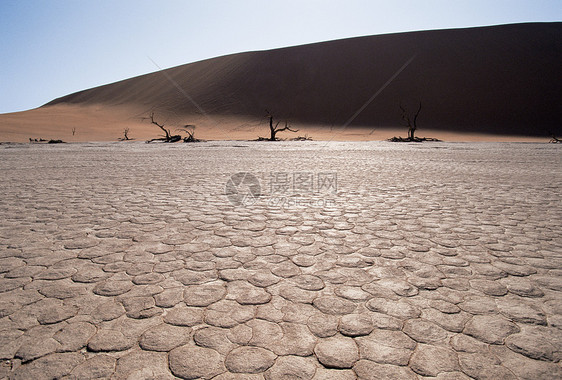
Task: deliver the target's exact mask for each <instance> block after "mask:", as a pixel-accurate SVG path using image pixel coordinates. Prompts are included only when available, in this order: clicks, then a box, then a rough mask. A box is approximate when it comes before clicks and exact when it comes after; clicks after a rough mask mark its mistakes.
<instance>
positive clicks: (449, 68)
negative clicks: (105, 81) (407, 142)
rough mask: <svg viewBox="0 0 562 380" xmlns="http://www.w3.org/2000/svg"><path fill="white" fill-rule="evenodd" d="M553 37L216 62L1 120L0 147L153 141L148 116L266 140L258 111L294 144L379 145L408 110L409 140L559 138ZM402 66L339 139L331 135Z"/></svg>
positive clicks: (481, 33)
mask: <svg viewBox="0 0 562 380" xmlns="http://www.w3.org/2000/svg"><path fill="white" fill-rule="evenodd" d="M561 31H562V23H530V24H514V25H503V26H494V27H482V28H469V29H452V30H437V31H422V32H412V33H399V34H388V35H380V36H369V37H359V38H352V39H344V40H337V41H330V42H324V43H316V44H310V45H303V46H296V47H290V48H283V49H275V50H269V51H259V52H247V53H240V54H234V55H229V56H224V57H218V58H213V59H209V60H205V61H201V62H196V63H191V64H187V65H182V66H178V67H175V68H171V69H168V70H165V71H164V72H156V73H152V74H148V75H143V76H139V77H135V78H131V79H127V80H124V81H120V82H117V83H113V84H109V85H106V86H101V87H97V88H93V89H89V90H85V91H81V92H78V93H75V94H71V95H67V96H64V97H62V98H59V99H55V100H53V101H52V102H50V103H48V104H47V105H45V106H43V107H41V108H39V109H36V110H31V111H26V112H21V113H16V114H4V115H0V139H1V140H12V141H18V140H25V139H27V138H28V137H33V136H37V135H38V134H41V135H42V136H45V137H50V136H53V137H59V138H64V136H63V135H65V136H66V135H68V133H69V131H70V130H71V129H72V127H73V126H76V128H77V131H80V134H78V132H77V133H76V135H74V136H71V137H72V138H74V139H79V140H85V139H96V140H100V139H101V140H114V139H116V138H117V137H119V136H120V135H121V133H122V129H123V128H125V127H130V128H131V132H134V133H132V134H133V135H134V134H135V133H136V135H137V137H138V138H145V137H146V138H147V137H150V136H152V137H153V136H154V135H155V134H156V132H157V131H155V130H154V128H153V126H150V124H149V123H147V122H146V121H145V122H142V117H143V116H146V115H148V114H149V113H150V112H151V111H154V112H156V114H157V116H158V117H160V118H161V120H165V121H166V122H167V123H168V125H170V126H174V125H178V124H182V123H183V124H185V123H192V124H193V123H195V124H197V125H198V128H199V129H198V130H197V133H198V134H199V136H200V137H205V138H221V139H235V138H246V137H250V136H251V137H253V138H255V137H257V135H260V134H261V135H266V133H267V131H266V129H267V127H266V124H265V123H266V120H265V119H264V114H265V109H269V110H271V111H272V112H273V113H274V114H275V115H276V116H277V117H278V118H279V119H289V120H291V122H292V123H293V124H294V125H296V126H298V127H300V128H301V133H299V134H303V132H304V133H307V131H308V132H311V135H312V132H314V133H316V134H317V135H318V136H322V137H317V136H314V135H312V137H313V138H328V139H329V138H334V139H346V136H347V138H348V139H353V138H352V137H351V136H358V137H359V138H360V139H375V138H377V137H381V138H386V137H390V136H391V135H392V134H393V132H394V131H392V130H389V129H388V128H391V129H392V128H394V129H396V131H397V133H399V131H404V129H403V128H401V127H400V125H401V115H400V110H399V104H401V103H402V104H403V105H404V106H405V107H406V108H407V109H410V110H412V109H414V108H415V107H417V104H418V102H419V101H421V102H422V104H423V109H422V112H421V114H420V118H419V125H420V130H419V133H420V135H429V130H431V131H432V132H434V131H436V132H434V133H437V134H441V133H442V134H443V135H447V136H451V134H452V133H459V132H460V133H471V134H481V133H485V134H496V135H515V136H536V137H538V136H545V135H546V134H547V133H548V132H549V131H552V132H554V133H557V134H560V133H562V126H561V125H562V124H561V123H560V112H559V110H560V108H561V105H562V96H561V92H560V89H561V88H562V86H561V85H562V77H561V76H560V74H559V64H560V62H561V61H562V50H561V48H560V46H561V44H560V36H561ZM412 58H413V60H412V61H411V63H410V64H409V65H408V66H407V67H406V68H405V69H404V70H403V71H402V72H401V73H400V74H399V75H398V76H397V77H396V78H395V80H393V81H392V82H391V83H390V84H389V85H388V86H387V87H385V88H384V90H382V91H380V93H379V94H378V95H377V96H376V97H375V98H374V99H373V101H372V102H371V103H370V104H369V105H367V106H366V107H365V108H364V109H363V110H362V112H360V113H359V114H358V115H357V117H356V118H355V119H354V120H353V122H352V123H350V125H349V127H350V129H349V130H348V129H345V130H339V127H341V126H342V125H344V124H345V123H346V122H347V121H349V120H350V118H351V117H352V115H354V114H355V113H357V111H358V110H360V109H361V108H362V106H364V105H365V103H366V102H367V101H368V100H369V99H370V98H372V97H373V95H375V94H376V93H377V92H378V91H379V90H380V89H381V87H383V86H384V84H385V83H386V82H387V81H388V80H389V78H391V77H392V76H393V75H394V74H396V73H397V71H398V70H399V69H400V68H401V67H402V66H403V65H404V64H405V63H406V62H407V61H408V60H410V59H412ZM264 128H265V129H264ZM397 128H401V129H397ZM334 130H336V131H338V130H339V133H338V134H337V136H334V135H333V131H334ZM373 130H375V131H376V133H374V132H373ZM402 134H403V135H404V134H405V133H404V132H402ZM55 135H56V136H55ZM389 135H390V136H389ZM330 136H332V137H330ZM466 136H469V135H466ZM37 137H38V136H37ZM286 137H290V135H288V136H286ZM67 139H68V140H71V138H67ZM492 139H497V137H495V138H492Z"/></svg>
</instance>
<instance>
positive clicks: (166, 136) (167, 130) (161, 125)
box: [145, 112, 181, 142]
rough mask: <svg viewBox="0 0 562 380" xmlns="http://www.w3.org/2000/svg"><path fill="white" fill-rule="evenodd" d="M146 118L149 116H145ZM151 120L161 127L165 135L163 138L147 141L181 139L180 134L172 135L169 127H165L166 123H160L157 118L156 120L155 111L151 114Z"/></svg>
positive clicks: (173, 140)
mask: <svg viewBox="0 0 562 380" xmlns="http://www.w3.org/2000/svg"><path fill="white" fill-rule="evenodd" d="M145 119H148V118H145ZM150 122H151V123H152V124H154V125H156V126H157V127H158V128H160V129H161V130H162V131H163V132H164V134H165V135H164V137H162V138H156V139H152V140H148V141H147V142H152V141H164V142H176V141H180V140H181V136H180V135H172V134H171V133H170V130H169V129H166V128H164V124H160V123H158V122H157V121H156V120H154V112H152V113H151V114H150Z"/></svg>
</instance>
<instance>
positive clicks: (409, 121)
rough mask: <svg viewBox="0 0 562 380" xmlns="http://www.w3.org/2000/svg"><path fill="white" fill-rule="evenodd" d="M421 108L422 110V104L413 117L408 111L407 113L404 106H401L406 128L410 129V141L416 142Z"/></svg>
mask: <svg viewBox="0 0 562 380" xmlns="http://www.w3.org/2000/svg"><path fill="white" fill-rule="evenodd" d="M421 108H422V104H421V102H420V105H419V107H418V110H417V111H416V113H415V114H414V115H413V117H412V115H411V114H410V113H409V112H408V111H406V110H405V109H404V107H402V104H400V110H401V111H402V120H404V122H405V123H406V126H407V127H408V139H409V140H411V141H415V140H416V129H418V116H419V115H420V112H421Z"/></svg>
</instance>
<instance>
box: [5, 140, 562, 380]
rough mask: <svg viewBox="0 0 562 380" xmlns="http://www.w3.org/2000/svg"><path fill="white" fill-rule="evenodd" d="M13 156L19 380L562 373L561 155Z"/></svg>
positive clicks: (179, 147)
mask: <svg viewBox="0 0 562 380" xmlns="http://www.w3.org/2000/svg"><path fill="white" fill-rule="evenodd" d="M0 157H1V161H0V175H1V181H0V194H1V195H2V196H1V199H0V358H1V359H2V362H1V366H0V378H8V379H53V378H61V379H93V378H96V379H97V378H111V379H172V378H184V379H194V378H202V379H250V380H252V379H334V380H337V379H355V378H361V379H406V380H407V379H426V378H428V379H429V378H432V379H469V378H474V379H533V380H538V379H560V378H562V368H561V364H560V359H561V357H562V331H561V328H562V296H561V292H562V277H561V275H562V236H561V231H562V203H561V185H562V183H561V182H562V180H561V178H562V169H561V168H562V154H561V150H560V147H558V146H554V145H549V144H492V143H470V144H453V143H435V144H433V143H431V144H423V145H416V144H413V145H408V144H404V145H403V144H391V143H384V142H368V143H330V144H326V143H323V142H292V143H288V142H287V143H285V142H280V143H257V142H220V143H215V142H207V143H201V144H176V145H164V144H160V145H158V144H150V145H147V144H143V143H131V144H125V143H98V144H93V143H92V144H67V145H57V146H49V145H28V144H26V145H2V146H0ZM237 172H248V173H250V174H252V175H254V176H255V179H256V180H257V181H259V186H260V188H261V192H260V194H261V196H260V197H259V198H256V199H252V198H246V201H248V202H246V203H252V202H249V201H253V200H255V201H256V202H255V203H254V204H251V205H250V204H248V205H242V206H234V205H233V204H231V202H230V201H229V199H228V198H227V196H225V184H227V182H228V180H229V178H230V176H231V175H232V174H234V173H237ZM326 176H327V177H326ZM248 178H252V177H248ZM322 178H330V182H321V181H320V180H321V179H322ZM307 179H312V182H310V181H308V182H307ZM336 179H337V180H336ZM326 185H327V186H326ZM252 189H254V190H255V187H254V188H248V189H244V188H243V186H239V187H236V186H235V191H231V192H230V193H229V195H230V196H232V195H236V194H244V192H247V191H249V190H252ZM231 190H232V188H231ZM252 191H253V190H252ZM237 192H238V193H237ZM254 194H255V192H254ZM233 199H234V200H235V201H236V200H237V199H238V200H239V199H241V198H236V197H235V198H233ZM281 206H284V207H281Z"/></svg>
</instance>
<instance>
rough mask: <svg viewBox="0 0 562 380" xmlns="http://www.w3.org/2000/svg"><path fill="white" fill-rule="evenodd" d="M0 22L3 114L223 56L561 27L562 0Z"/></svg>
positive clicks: (19, 15) (87, 14)
mask: <svg viewBox="0 0 562 380" xmlns="http://www.w3.org/2000/svg"><path fill="white" fill-rule="evenodd" d="M0 17H1V21H0V48H1V58H0V62H1V63H0V113H5V112H15V111H21V110H26V109H31V108H35V107H39V106H41V105H43V104H45V103H47V102H49V101H50V100H52V99H55V98H57V97H60V96H64V95H67V94H70V93H73V92H76V91H80V90H84V89H87V88H91V87H95V86H99V85H102V84H106V83H111V82H115V81H118V80H121V79H126V78H130V77H133V76H137V75H141V74H145V73H149V72H153V71H156V70H158V68H159V67H160V68H168V67H173V66H177V65H181V64H184V63H189V62H195V61H199V60H202V59H206V58H212V57H216V56H220V55H225V54H230V53H238V52H243V51H251V50H264V49H273V48H278V47H284V46H293V45H300V44H306V43H312V42H318V41H327V40H333V39H340V38H346V37H355V36H365V35H373V34H382V33H394V32H404V31H414V30H427V29H443V28H459V27H470V26H483V25H497V24H507V23H517V22H536V21H541V22H546V21H560V20H561V19H562V0H548V1H547V0H484V1H481V0H469V1H465V0H417V1H416V0H388V1H378V0H370V1H369V0H323V1H321V0H280V1H279V0H261V1H258V0H238V1H226V0H224V1H220V0H151V1H149V0H35V1H31V0H0ZM153 61H154V62H153ZM155 63H156V65H158V66H156V65H155Z"/></svg>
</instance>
